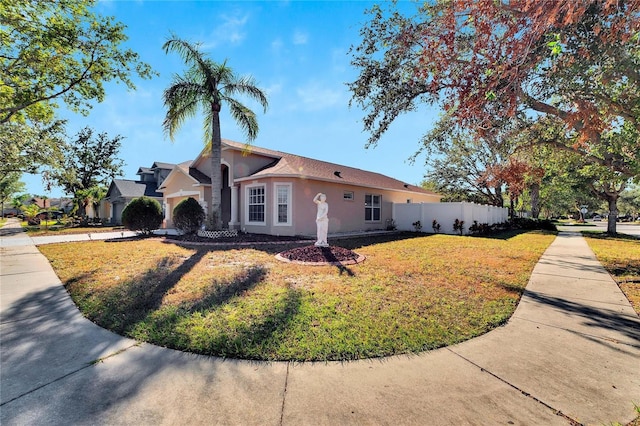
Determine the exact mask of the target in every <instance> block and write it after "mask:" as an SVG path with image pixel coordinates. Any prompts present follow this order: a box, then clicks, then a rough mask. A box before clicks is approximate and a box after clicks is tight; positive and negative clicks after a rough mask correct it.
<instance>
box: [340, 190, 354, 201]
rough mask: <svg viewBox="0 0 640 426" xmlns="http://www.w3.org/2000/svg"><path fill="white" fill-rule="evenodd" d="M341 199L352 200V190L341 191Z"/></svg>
mask: <svg viewBox="0 0 640 426" xmlns="http://www.w3.org/2000/svg"><path fill="white" fill-rule="evenodd" d="M342 199H343V200H347V201H353V191H344V192H343V193H342Z"/></svg>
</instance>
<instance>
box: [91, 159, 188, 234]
mask: <svg viewBox="0 0 640 426" xmlns="http://www.w3.org/2000/svg"><path fill="white" fill-rule="evenodd" d="M174 167H176V165H175V164H171V163H161V162H154V163H153V164H152V165H151V167H140V168H139V169H138V172H137V173H136V174H137V175H138V176H140V178H139V179H138V180H129V179H114V180H113V181H112V182H111V184H110V185H109V189H108V190H107V195H105V197H104V199H103V200H102V202H101V205H100V209H101V217H108V218H109V222H110V223H111V224H112V225H120V224H121V223H122V211H123V210H124V208H125V207H126V205H127V204H129V202H131V200H133V199H134V198H139V197H142V196H146V197H150V198H153V199H155V200H157V201H158V202H159V203H160V204H162V193H160V192H158V191H157V189H158V186H159V185H161V184H162V183H163V181H164V180H165V179H166V177H167V176H168V175H169V174H170V172H171V171H172V170H173V169H174Z"/></svg>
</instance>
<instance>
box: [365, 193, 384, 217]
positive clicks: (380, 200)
mask: <svg viewBox="0 0 640 426" xmlns="http://www.w3.org/2000/svg"><path fill="white" fill-rule="evenodd" d="M367 197H371V205H370V206H367ZM373 197H378V204H377V205H376V204H374V202H373ZM367 209H371V219H367ZM376 209H377V210H378V219H374V217H375V214H374V211H375V210H376ZM364 221H365V222H381V221H382V195H381V194H364Z"/></svg>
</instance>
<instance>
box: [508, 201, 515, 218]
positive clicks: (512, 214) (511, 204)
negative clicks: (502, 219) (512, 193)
mask: <svg viewBox="0 0 640 426" xmlns="http://www.w3.org/2000/svg"><path fill="white" fill-rule="evenodd" d="M509 200H510V201H509V217H510V218H511V220H513V219H515V217H516V206H515V201H514V199H513V197H509Z"/></svg>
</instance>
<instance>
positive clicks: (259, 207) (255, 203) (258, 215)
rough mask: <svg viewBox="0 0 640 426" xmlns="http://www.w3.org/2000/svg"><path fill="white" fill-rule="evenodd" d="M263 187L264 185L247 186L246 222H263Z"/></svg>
mask: <svg viewBox="0 0 640 426" xmlns="http://www.w3.org/2000/svg"><path fill="white" fill-rule="evenodd" d="M264 211H265V189H264V185H255V186H249V187H247V222H248V223H252V224H261V225H264V224H265V218H264Z"/></svg>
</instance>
